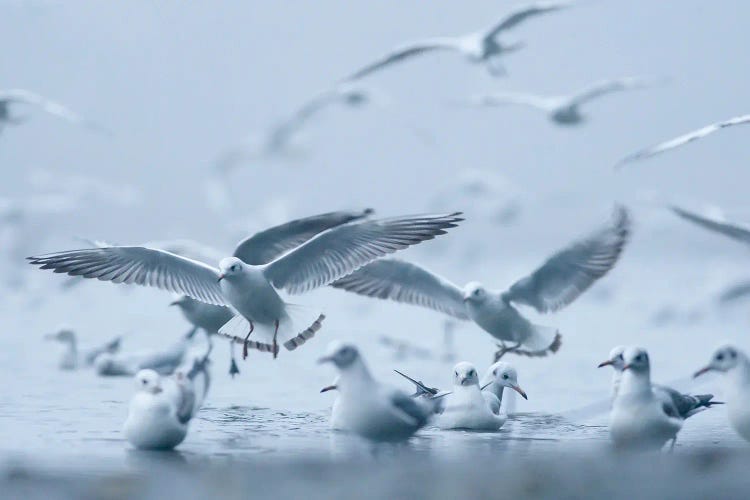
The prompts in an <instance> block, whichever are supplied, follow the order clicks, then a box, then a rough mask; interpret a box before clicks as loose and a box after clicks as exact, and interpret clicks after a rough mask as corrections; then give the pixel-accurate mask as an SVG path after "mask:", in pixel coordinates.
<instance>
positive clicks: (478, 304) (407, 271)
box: [333, 206, 630, 360]
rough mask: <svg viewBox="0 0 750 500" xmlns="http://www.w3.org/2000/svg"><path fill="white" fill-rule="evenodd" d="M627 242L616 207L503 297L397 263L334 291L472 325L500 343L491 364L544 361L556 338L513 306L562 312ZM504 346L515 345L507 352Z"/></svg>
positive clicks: (366, 271) (367, 271) (365, 271)
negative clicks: (510, 358) (511, 358)
mask: <svg viewBox="0 0 750 500" xmlns="http://www.w3.org/2000/svg"><path fill="white" fill-rule="evenodd" d="M629 236H630V215H629V214H628V212H627V210H626V209H625V208H624V207H619V206H618V207H616V209H615V212H614V217H613V220H612V222H611V223H610V224H607V225H606V226H605V227H603V228H601V229H599V230H598V231H596V232H594V233H593V234H591V235H589V236H588V237H586V238H583V239H581V240H577V241H575V242H573V243H572V244H570V245H569V246H567V247H566V248H564V249H562V250H561V251H559V252H557V253H556V254H554V255H553V256H552V257H550V258H549V259H547V261H546V262H545V263H544V264H543V265H542V266H541V267H539V268H538V269H537V270H536V271H534V272H533V273H531V274H530V275H528V276H526V277H525V278H522V279H520V280H519V281H517V282H516V283H515V284H513V285H512V286H511V287H510V288H508V289H507V290H505V291H496V290H488V289H486V288H485V287H484V286H482V285H481V284H479V283H476V282H472V283H469V284H467V285H466V286H464V287H463V288H461V287H459V286H457V285H455V284H453V283H451V282H450V281H448V280H447V279H445V278H442V277H440V276H438V275H436V274H433V273H432V272H430V271H428V270H426V269H424V268H423V267H420V266H418V265H416V264H411V263H408V262H404V261H400V260H396V259H383V260H378V261H375V262H373V263H371V264H369V265H367V266H365V267H363V268H362V269H360V270H358V271H356V272H354V273H352V274H350V275H348V276H346V277H344V278H342V279H339V280H338V281H335V282H334V283H333V286H334V287H336V288H342V289H344V290H346V291H349V292H354V293H358V294H360V295H365V296H368V297H374V298H380V299H390V300H394V301H396V302H402V303H406V304H412V305H416V306H421V307H426V308H429V309H433V310H436V311H439V312H442V313H444V314H447V315H449V316H452V317H454V318H457V319H462V320H468V321H473V322H474V323H476V324H477V325H478V326H479V327H480V328H482V329H483V330H484V331H486V332H487V333H489V334H490V335H492V336H493V337H495V338H496V339H498V340H499V341H501V343H503V345H502V348H501V349H500V351H498V353H497V354H496V360H497V359H499V357H501V356H502V355H503V354H505V353H506V352H516V353H518V354H524V355H529V356H546V355H547V354H548V353H554V352H557V350H558V349H559V347H560V343H561V335H560V333H559V332H558V331H557V329H555V328H549V327H544V326H539V325H535V324H533V323H531V322H530V321H529V320H527V319H526V318H524V317H523V316H522V315H521V314H520V313H519V312H518V310H517V309H516V308H515V305H518V304H523V305H527V306H531V307H533V308H534V309H536V310H537V311H538V312H540V313H549V312H554V311H557V310H559V309H562V308H564V307H565V306H567V305H568V304H570V303H571V302H573V301H574V300H575V299H577V298H578V297H579V296H580V295H581V294H582V293H583V292H585V291H586V290H587V289H588V288H589V287H590V286H591V285H593V284H594V283H595V282H596V281H597V280H598V279H600V278H601V277H603V276H604V275H605V274H607V273H608V272H609V271H610V270H611V269H612V268H613V267H614V266H615V264H616V263H617V261H618V259H619V257H620V254H621V253H622V251H623V249H624V248H625V245H626V244H627V242H628V239H629ZM504 342H512V343H514V344H515V345H514V346H513V347H510V348H507V347H505V345H504ZM522 347H523V349H522Z"/></svg>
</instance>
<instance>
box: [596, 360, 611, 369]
mask: <svg viewBox="0 0 750 500" xmlns="http://www.w3.org/2000/svg"><path fill="white" fill-rule="evenodd" d="M613 364H614V363H612V360H611V359H608V360H607V361H602V362H601V363H599V365H598V366H597V368H603V367H605V366H612V365H613Z"/></svg>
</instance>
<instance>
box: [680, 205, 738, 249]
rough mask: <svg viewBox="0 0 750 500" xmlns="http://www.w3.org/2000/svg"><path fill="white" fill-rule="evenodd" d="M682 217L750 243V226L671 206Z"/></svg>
mask: <svg viewBox="0 0 750 500" xmlns="http://www.w3.org/2000/svg"><path fill="white" fill-rule="evenodd" d="M669 208H670V209H671V210H672V212H674V213H675V214H676V215H677V216H678V217H680V218H681V219H684V220H687V221H690V222H692V223H693V224H696V225H698V226H700V227H702V228H703V229H708V230H709V231H713V232H715V233H718V234H723V235H724V236H727V237H729V238H732V239H733V240H735V241H739V242H740V243H745V244H746V245H750V227H748V226H745V225H742V224H738V223H734V222H728V221H725V220H722V219H720V218H718V217H709V216H704V215H699V214H697V213H695V212H691V211H689V210H685V209H683V208H680V207H676V206H672V207H669Z"/></svg>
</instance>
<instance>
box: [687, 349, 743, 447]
mask: <svg viewBox="0 0 750 500" xmlns="http://www.w3.org/2000/svg"><path fill="white" fill-rule="evenodd" d="M712 371H716V372H720V373H722V374H723V375H724V386H725V388H724V397H725V398H726V403H727V416H728V417H729V423H730V425H731V426H732V428H733V429H734V430H735V431H736V432H737V434H739V435H740V436H741V437H742V438H743V439H745V440H746V441H750V359H748V357H747V354H745V353H744V352H742V351H741V350H739V349H738V348H736V347H735V346H733V345H729V344H726V345H722V346H720V347H719V348H718V349H716V351H715V352H714V354H713V356H711V361H710V362H709V364H708V365H706V366H705V367H704V368H701V369H700V370H698V371H697V372H695V375H694V377H699V376H701V375H703V374H705V373H708V372H712Z"/></svg>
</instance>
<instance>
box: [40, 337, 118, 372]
mask: <svg viewBox="0 0 750 500" xmlns="http://www.w3.org/2000/svg"><path fill="white" fill-rule="evenodd" d="M122 337H123V336H122V335H118V336H117V337H115V338H113V339H111V340H109V341H108V342H106V343H105V344H102V345H100V346H97V347H91V348H88V349H81V348H79V346H78V336H77V335H76V333H75V331H73V330H72V329H70V328H60V329H59V330H58V331H56V332H54V333H48V334H47V335H45V336H44V338H45V339H46V340H54V341H57V342H60V343H61V344H63V345H65V346H66V349H65V352H64V353H63V354H62V357H61V358H60V363H59V367H60V369H61V370H76V369H78V368H80V367H81V366H92V365H93V364H94V363H95V362H96V359H97V358H98V357H99V356H100V355H102V354H105V353H106V354H116V353H117V352H118V351H119V350H120V347H121V345H122Z"/></svg>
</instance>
